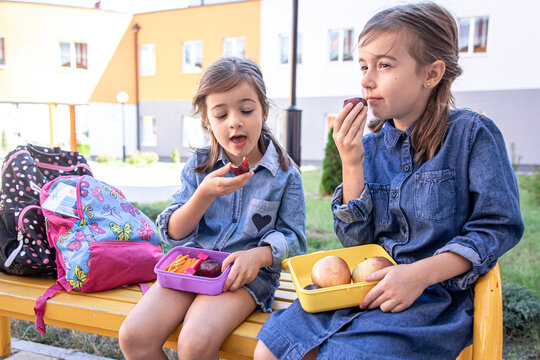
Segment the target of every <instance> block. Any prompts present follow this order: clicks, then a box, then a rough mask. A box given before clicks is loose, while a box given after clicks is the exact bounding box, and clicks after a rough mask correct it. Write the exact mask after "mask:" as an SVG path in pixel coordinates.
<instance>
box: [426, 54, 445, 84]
mask: <svg viewBox="0 0 540 360" xmlns="http://www.w3.org/2000/svg"><path fill="white" fill-rule="evenodd" d="M445 71H446V64H445V63H444V61H442V60H437V61H434V62H433V63H431V65H429V66H428V68H427V74H426V78H425V79H424V86H425V87H427V88H430V87H431V88H434V87H435V86H437V84H438V83H439V82H440V81H441V79H442V77H443V75H444V72H445Z"/></svg>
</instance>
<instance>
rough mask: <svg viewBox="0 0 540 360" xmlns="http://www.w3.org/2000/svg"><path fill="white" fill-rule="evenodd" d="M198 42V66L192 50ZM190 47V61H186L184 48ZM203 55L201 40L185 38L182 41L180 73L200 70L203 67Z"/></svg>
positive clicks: (198, 71) (191, 72)
mask: <svg viewBox="0 0 540 360" xmlns="http://www.w3.org/2000/svg"><path fill="white" fill-rule="evenodd" d="M199 44H200V49H201V53H200V57H201V63H200V64H199V65H200V66H198V65H197V64H196V55H197V54H195V52H194V51H193V50H196V49H197V45H199ZM188 47H189V48H190V49H191V51H192V55H190V58H191V59H192V60H191V59H190V62H189V63H188V62H186V49H187V48H188ZM203 57H204V44H203V41H202V40H186V41H183V42H182V73H183V74H198V73H200V72H201V71H202V68H203V65H202V64H203Z"/></svg>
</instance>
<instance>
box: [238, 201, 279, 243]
mask: <svg viewBox="0 0 540 360" xmlns="http://www.w3.org/2000/svg"><path fill="white" fill-rule="evenodd" d="M278 209H279V201H266V200H261V199H252V200H251V201H250V202H249V205H248V209H247V213H246V219H245V222H244V228H243V231H244V233H245V234H246V235H248V236H250V237H252V238H257V237H262V236H263V235H264V234H266V233H267V232H268V231H270V230H272V229H274V228H275V225H276V217H277V212H278Z"/></svg>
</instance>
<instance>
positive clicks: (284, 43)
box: [279, 34, 302, 64]
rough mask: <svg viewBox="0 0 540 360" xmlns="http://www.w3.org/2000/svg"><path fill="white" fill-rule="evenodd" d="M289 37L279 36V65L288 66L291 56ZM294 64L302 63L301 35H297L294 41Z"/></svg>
mask: <svg viewBox="0 0 540 360" xmlns="http://www.w3.org/2000/svg"><path fill="white" fill-rule="evenodd" d="M290 39H291V37H290V36H289V35H280V36H279V48H280V63H281V64H288V63H289V57H290V54H291V41H290ZM296 63H297V64H301V63H302V34H298V40H297V41H296Z"/></svg>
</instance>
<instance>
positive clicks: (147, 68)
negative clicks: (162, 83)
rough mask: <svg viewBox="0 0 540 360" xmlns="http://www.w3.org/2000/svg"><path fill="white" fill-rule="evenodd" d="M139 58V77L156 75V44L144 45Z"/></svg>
mask: <svg viewBox="0 0 540 360" xmlns="http://www.w3.org/2000/svg"><path fill="white" fill-rule="evenodd" d="M148 51H150V52H148ZM143 54H144V56H143ZM139 57H140V62H139V76H154V75H156V62H157V61H156V44H153V43H150V44H142V45H141V47H140V49H139Z"/></svg>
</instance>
